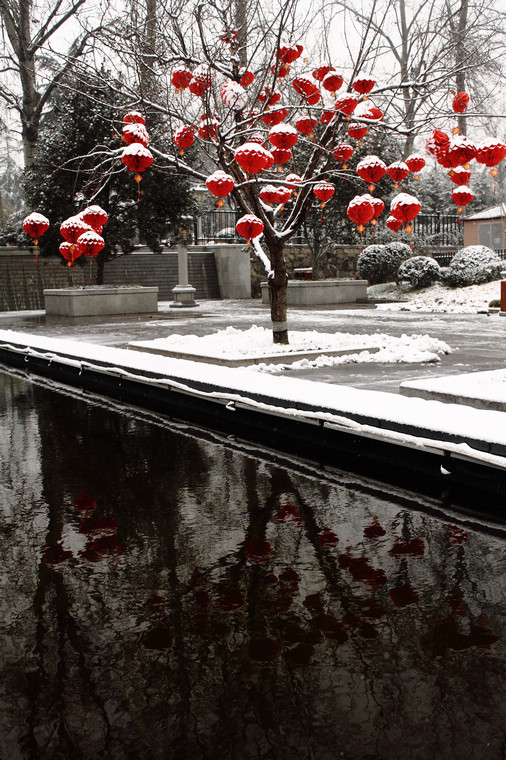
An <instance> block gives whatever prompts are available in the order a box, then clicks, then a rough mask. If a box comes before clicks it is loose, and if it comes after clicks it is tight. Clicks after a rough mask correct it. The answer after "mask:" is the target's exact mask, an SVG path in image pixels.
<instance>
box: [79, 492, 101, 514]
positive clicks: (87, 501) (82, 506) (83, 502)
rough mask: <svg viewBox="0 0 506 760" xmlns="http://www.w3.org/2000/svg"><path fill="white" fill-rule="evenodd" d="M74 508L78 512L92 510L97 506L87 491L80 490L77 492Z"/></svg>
mask: <svg viewBox="0 0 506 760" xmlns="http://www.w3.org/2000/svg"><path fill="white" fill-rule="evenodd" d="M74 507H75V509H76V510H77V511H78V512H92V511H93V510H94V509H96V508H97V502H96V500H95V499H94V498H93V496H90V495H89V494H88V493H85V492H84V491H81V492H80V493H78V494H77V499H76V501H75V504H74Z"/></svg>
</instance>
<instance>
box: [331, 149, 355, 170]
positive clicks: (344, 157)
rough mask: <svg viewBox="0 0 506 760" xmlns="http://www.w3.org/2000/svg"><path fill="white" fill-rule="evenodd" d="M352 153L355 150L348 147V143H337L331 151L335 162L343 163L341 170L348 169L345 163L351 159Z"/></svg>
mask: <svg viewBox="0 0 506 760" xmlns="http://www.w3.org/2000/svg"><path fill="white" fill-rule="evenodd" d="M354 153H355V148H354V147H353V145H349V144H348V143H338V144H337V145H336V146H335V147H334V149H333V150H332V155H333V156H334V158H335V159H336V161H342V162H343V169H347V168H348V166H347V164H346V162H347V161H348V160H349V159H350V158H351V157H352V155H353V154H354Z"/></svg>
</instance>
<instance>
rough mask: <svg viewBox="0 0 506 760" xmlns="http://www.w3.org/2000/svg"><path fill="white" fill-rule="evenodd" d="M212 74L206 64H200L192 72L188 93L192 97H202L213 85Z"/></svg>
mask: <svg viewBox="0 0 506 760" xmlns="http://www.w3.org/2000/svg"><path fill="white" fill-rule="evenodd" d="M213 79H214V74H213V72H212V70H211V68H210V66H208V65H207V63H200V64H199V65H198V66H197V67H196V68H195V69H194V71H193V75H192V78H191V81H190V84H189V85H188V87H189V89H190V92H193V94H194V95H199V96H202V95H203V94H204V92H205V91H206V90H208V89H209V87H210V86H211V84H212V83H213Z"/></svg>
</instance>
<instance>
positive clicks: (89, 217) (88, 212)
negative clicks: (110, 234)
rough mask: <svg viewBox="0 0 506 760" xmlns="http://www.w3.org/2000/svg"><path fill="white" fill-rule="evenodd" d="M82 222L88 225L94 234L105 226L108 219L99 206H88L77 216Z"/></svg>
mask: <svg viewBox="0 0 506 760" xmlns="http://www.w3.org/2000/svg"><path fill="white" fill-rule="evenodd" d="M79 216H80V217H81V219H82V220H83V222H86V224H89V225H90V227H92V228H93V229H94V230H95V232H98V231H99V230H101V229H102V227H103V226H104V224H107V220H108V219H109V217H108V216H107V213H106V212H105V211H104V209H103V208H101V207H100V206H88V207H87V208H85V209H84V211H81V213H80V214H79Z"/></svg>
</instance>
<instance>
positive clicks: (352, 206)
mask: <svg viewBox="0 0 506 760" xmlns="http://www.w3.org/2000/svg"><path fill="white" fill-rule="evenodd" d="M347 214H348V218H349V219H351V221H352V222H353V223H354V224H356V225H357V230H358V232H360V234H361V235H362V233H363V231H364V230H365V225H366V224H367V222H370V221H371V219H372V218H373V217H374V208H373V206H372V203H371V202H370V201H369V200H368V198H367V197H366V196H363V195H356V196H355V197H354V198H352V200H351V201H350V202H349V204H348V208H347Z"/></svg>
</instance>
